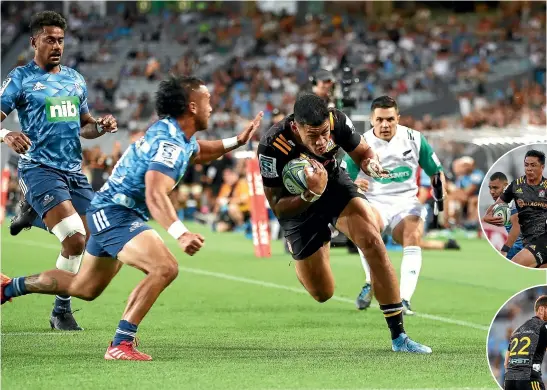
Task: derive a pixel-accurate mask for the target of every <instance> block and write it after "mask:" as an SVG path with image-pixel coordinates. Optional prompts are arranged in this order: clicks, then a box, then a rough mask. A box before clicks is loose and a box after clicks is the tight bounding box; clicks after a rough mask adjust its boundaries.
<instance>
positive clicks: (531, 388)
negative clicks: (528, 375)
mask: <svg viewBox="0 0 547 390" xmlns="http://www.w3.org/2000/svg"><path fill="white" fill-rule="evenodd" d="M503 388H504V390H545V385H544V384H543V381H542V380H525V381H508V380H506V381H505V385H504V387H503Z"/></svg>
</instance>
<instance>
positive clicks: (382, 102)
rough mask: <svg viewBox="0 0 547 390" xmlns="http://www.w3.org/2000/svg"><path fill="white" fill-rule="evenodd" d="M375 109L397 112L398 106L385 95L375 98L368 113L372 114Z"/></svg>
mask: <svg viewBox="0 0 547 390" xmlns="http://www.w3.org/2000/svg"><path fill="white" fill-rule="evenodd" d="M377 108H395V110H396V111H397V112H399V106H398V105H397V102H396V101H395V99H393V98H392V97H391V96H387V95H384V96H380V97H377V98H376V99H374V100H373V101H372V104H371V105H370V112H374V110H375V109H377Z"/></svg>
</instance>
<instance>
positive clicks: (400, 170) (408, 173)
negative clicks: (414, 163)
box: [374, 166, 412, 184]
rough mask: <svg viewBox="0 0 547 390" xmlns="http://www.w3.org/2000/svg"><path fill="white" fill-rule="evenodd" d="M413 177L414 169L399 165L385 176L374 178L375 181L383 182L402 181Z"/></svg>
mask: <svg viewBox="0 0 547 390" xmlns="http://www.w3.org/2000/svg"><path fill="white" fill-rule="evenodd" d="M411 177H412V169H411V168H410V167H406V166H402V167H397V168H394V169H392V170H390V171H389V173H388V174H387V175H386V176H384V177H379V178H374V180H375V181H377V182H379V183H382V184H389V183H402V182H404V181H407V180H408V179H410V178H411Z"/></svg>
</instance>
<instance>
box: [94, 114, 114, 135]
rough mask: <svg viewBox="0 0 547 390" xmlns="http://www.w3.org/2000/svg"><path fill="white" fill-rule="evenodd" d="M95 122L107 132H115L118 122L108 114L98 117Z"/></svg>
mask: <svg viewBox="0 0 547 390" xmlns="http://www.w3.org/2000/svg"><path fill="white" fill-rule="evenodd" d="M97 123H98V124H99V126H101V127H102V128H103V131H106V132H107V133H115V132H116V131H118V122H117V121H116V118H114V117H113V116H112V115H110V114H108V115H106V116H104V117H102V118H98V119H97Z"/></svg>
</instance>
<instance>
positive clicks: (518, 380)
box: [504, 295, 547, 390]
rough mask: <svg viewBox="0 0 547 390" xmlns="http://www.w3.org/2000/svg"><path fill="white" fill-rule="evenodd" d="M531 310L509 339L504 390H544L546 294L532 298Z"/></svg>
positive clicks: (546, 328)
mask: <svg viewBox="0 0 547 390" xmlns="http://www.w3.org/2000/svg"><path fill="white" fill-rule="evenodd" d="M534 313H535V315H534V316H533V317H532V318H530V319H529V320H528V321H526V322H525V323H524V324H522V325H521V326H520V327H519V328H518V329H517V330H515V331H514V332H513V333H512V334H511V338H510V339H509V348H508V349H507V352H506V353H505V386H504V389H505V390H545V385H544V384H543V380H542V379H541V365H542V363H543V357H544V355H545V349H546V348H547V322H545V321H547V295H542V296H540V297H539V298H538V299H537V300H536V303H535V305H534Z"/></svg>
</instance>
